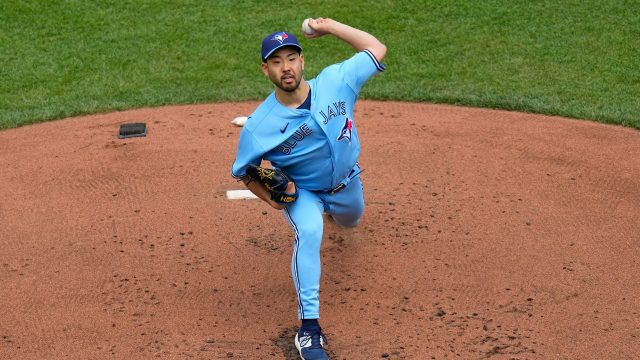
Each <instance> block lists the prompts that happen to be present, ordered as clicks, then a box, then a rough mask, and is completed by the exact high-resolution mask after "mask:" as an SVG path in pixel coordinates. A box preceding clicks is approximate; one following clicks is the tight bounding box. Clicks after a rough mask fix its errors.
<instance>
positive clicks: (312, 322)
mask: <svg viewBox="0 0 640 360" xmlns="http://www.w3.org/2000/svg"><path fill="white" fill-rule="evenodd" d="M316 327H320V323H318V319H303V320H302V328H303V329H309V328H316Z"/></svg>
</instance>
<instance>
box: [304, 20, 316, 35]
mask: <svg viewBox="0 0 640 360" xmlns="http://www.w3.org/2000/svg"><path fill="white" fill-rule="evenodd" d="M309 20H313V19H311V18H308V19H304V21H303V22H302V32H304V33H305V34H307V35H313V34H315V30H313V29H312V28H311V27H310V26H309Z"/></svg>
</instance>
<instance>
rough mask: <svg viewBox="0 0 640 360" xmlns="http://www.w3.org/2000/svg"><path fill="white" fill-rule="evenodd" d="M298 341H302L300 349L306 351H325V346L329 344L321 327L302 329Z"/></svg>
mask: <svg viewBox="0 0 640 360" xmlns="http://www.w3.org/2000/svg"><path fill="white" fill-rule="evenodd" d="M298 340H299V341H300V347H301V348H305V349H323V348H324V346H323V345H326V344H327V338H326V337H325V336H324V334H323V333H322V329H321V328H319V327H318V328H309V329H300V335H298Z"/></svg>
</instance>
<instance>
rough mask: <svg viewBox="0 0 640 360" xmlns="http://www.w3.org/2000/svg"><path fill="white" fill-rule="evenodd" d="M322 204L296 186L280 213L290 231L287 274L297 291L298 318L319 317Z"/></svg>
mask: <svg viewBox="0 0 640 360" xmlns="http://www.w3.org/2000/svg"><path fill="white" fill-rule="evenodd" d="M323 211H324V206H323V204H322V201H321V200H320V198H319V197H318V195H316V194H314V193H312V192H310V191H307V190H304V189H299V190H298V200H296V201H295V202H293V203H291V204H289V205H287V207H286V208H285V209H284V216H285V218H286V219H287V221H289V224H291V227H292V229H293V232H294V236H295V239H294V243H293V256H292V258H291V275H292V277H293V283H294V285H295V288H296V292H297V294H298V318H299V319H318V318H319V317H320V299H319V291H320V272H321V269H320V267H321V261H320V247H321V245H322V229H323V219H322V213H323Z"/></svg>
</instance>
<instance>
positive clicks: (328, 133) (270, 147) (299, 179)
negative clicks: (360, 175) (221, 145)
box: [231, 50, 384, 190]
mask: <svg viewBox="0 0 640 360" xmlns="http://www.w3.org/2000/svg"><path fill="white" fill-rule="evenodd" d="M383 70H384V65H382V64H380V63H379V62H378V60H377V59H376V58H375V56H373V55H372V54H371V53H370V52H369V51H368V50H365V51H363V52H360V53H357V54H356V55H354V56H353V57H351V58H350V59H348V60H346V61H344V62H342V63H339V64H335V65H332V66H329V67H327V68H325V69H324V70H323V71H322V72H321V73H320V74H319V75H318V76H317V77H316V78H315V79H312V80H309V81H308V83H309V86H310V87H311V110H304V109H290V108H287V107H285V106H283V105H282V104H280V102H278V100H277V99H276V96H275V92H274V93H271V95H269V97H268V98H267V99H266V100H265V101H264V102H263V103H262V104H261V105H260V106H259V107H258V108H257V109H256V111H255V112H254V113H253V114H251V116H250V117H249V119H248V120H247V123H246V124H245V126H244V128H243V129H242V132H241V134H240V143H239V144H238V153H237V158H236V161H235V162H234V164H233V167H232V170H231V174H232V176H233V177H235V178H241V177H243V176H244V175H245V171H246V168H247V165H249V164H255V165H259V164H260V161H261V160H262V159H266V160H269V161H270V162H271V163H272V164H273V166H275V167H277V168H279V169H281V170H283V171H284V172H285V173H286V174H287V175H289V177H291V179H292V180H293V182H294V183H295V184H296V186H297V187H298V188H302V189H307V190H329V189H332V188H334V187H335V186H337V185H338V184H339V183H340V182H341V181H342V180H344V179H345V178H346V177H347V176H348V175H349V174H350V173H351V170H352V169H353V168H354V167H355V166H356V163H357V161H358V156H359V155H360V140H359V139H358V133H357V131H356V124H355V121H354V116H353V110H354V106H355V102H356V99H357V98H358V93H359V92H360V89H361V88H362V85H363V84H364V83H365V82H366V81H367V80H368V79H369V78H370V77H372V76H373V75H375V74H376V73H378V72H381V71H383Z"/></svg>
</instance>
